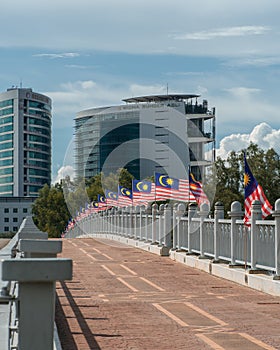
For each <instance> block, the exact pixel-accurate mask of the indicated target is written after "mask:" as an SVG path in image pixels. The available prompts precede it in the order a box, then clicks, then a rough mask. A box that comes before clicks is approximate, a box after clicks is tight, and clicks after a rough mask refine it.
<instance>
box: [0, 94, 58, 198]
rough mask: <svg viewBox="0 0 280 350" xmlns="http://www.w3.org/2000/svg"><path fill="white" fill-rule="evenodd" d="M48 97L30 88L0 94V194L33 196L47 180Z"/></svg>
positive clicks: (49, 166) (48, 147) (49, 124)
mask: <svg viewBox="0 0 280 350" xmlns="http://www.w3.org/2000/svg"><path fill="white" fill-rule="evenodd" d="M51 107H52V105H51V99H50V98H49V97H47V96H45V95H42V94H39V93H35V92H33V91H32V89H26V88H11V89H8V90H7V91H6V92H3V93H1V94H0V196H1V197H3V196H4V197H37V196H38V191H39V190H40V188H42V187H43V186H44V184H49V185H50V183H51V124H52V115H51Z"/></svg>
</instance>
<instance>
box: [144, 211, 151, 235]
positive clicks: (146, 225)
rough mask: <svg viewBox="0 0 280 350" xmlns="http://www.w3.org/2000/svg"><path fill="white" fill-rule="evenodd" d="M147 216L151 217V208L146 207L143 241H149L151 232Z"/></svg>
mask: <svg viewBox="0 0 280 350" xmlns="http://www.w3.org/2000/svg"><path fill="white" fill-rule="evenodd" d="M149 215H152V207H151V206H148V207H147V208H146V210H145V217H146V219H145V236H146V237H145V241H146V242H148V241H149V236H150V234H149V231H150V230H152V225H149Z"/></svg>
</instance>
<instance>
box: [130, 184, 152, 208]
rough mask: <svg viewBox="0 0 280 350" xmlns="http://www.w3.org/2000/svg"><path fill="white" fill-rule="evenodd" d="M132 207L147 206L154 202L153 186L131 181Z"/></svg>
mask: <svg viewBox="0 0 280 350" xmlns="http://www.w3.org/2000/svg"><path fill="white" fill-rule="evenodd" d="M132 192H133V205H148V204H149V203H150V202H153V201H154V200H155V184H154V183H152V182H150V181H140V180H132Z"/></svg>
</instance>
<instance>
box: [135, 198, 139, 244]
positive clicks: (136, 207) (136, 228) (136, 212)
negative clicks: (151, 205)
mask: <svg viewBox="0 0 280 350" xmlns="http://www.w3.org/2000/svg"><path fill="white" fill-rule="evenodd" d="M139 213H140V206H139V205H136V206H135V207H134V239H138V237H137V236H138V235H137V233H138V230H139V228H138V227H137V216H138V214H139Z"/></svg>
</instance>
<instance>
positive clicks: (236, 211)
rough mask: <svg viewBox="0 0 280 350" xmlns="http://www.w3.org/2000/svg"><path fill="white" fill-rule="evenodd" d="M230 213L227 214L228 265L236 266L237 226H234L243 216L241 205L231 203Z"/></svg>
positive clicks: (236, 202)
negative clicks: (228, 233) (228, 237)
mask: <svg viewBox="0 0 280 350" xmlns="http://www.w3.org/2000/svg"><path fill="white" fill-rule="evenodd" d="M230 209H231V211H229V212H228V215H229V217H230V219H231V222H230V258H231V261H230V265H231V266H234V265H236V263H235V261H236V250H237V239H236V238H237V234H238V226H237V224H236V221H237V220H240V219H241V218H242V216H243V214H244V212H243V211H242V210H241V204H240V203H239V202H238V201H235V202H232V203H231V207H230Z"/></svg>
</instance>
